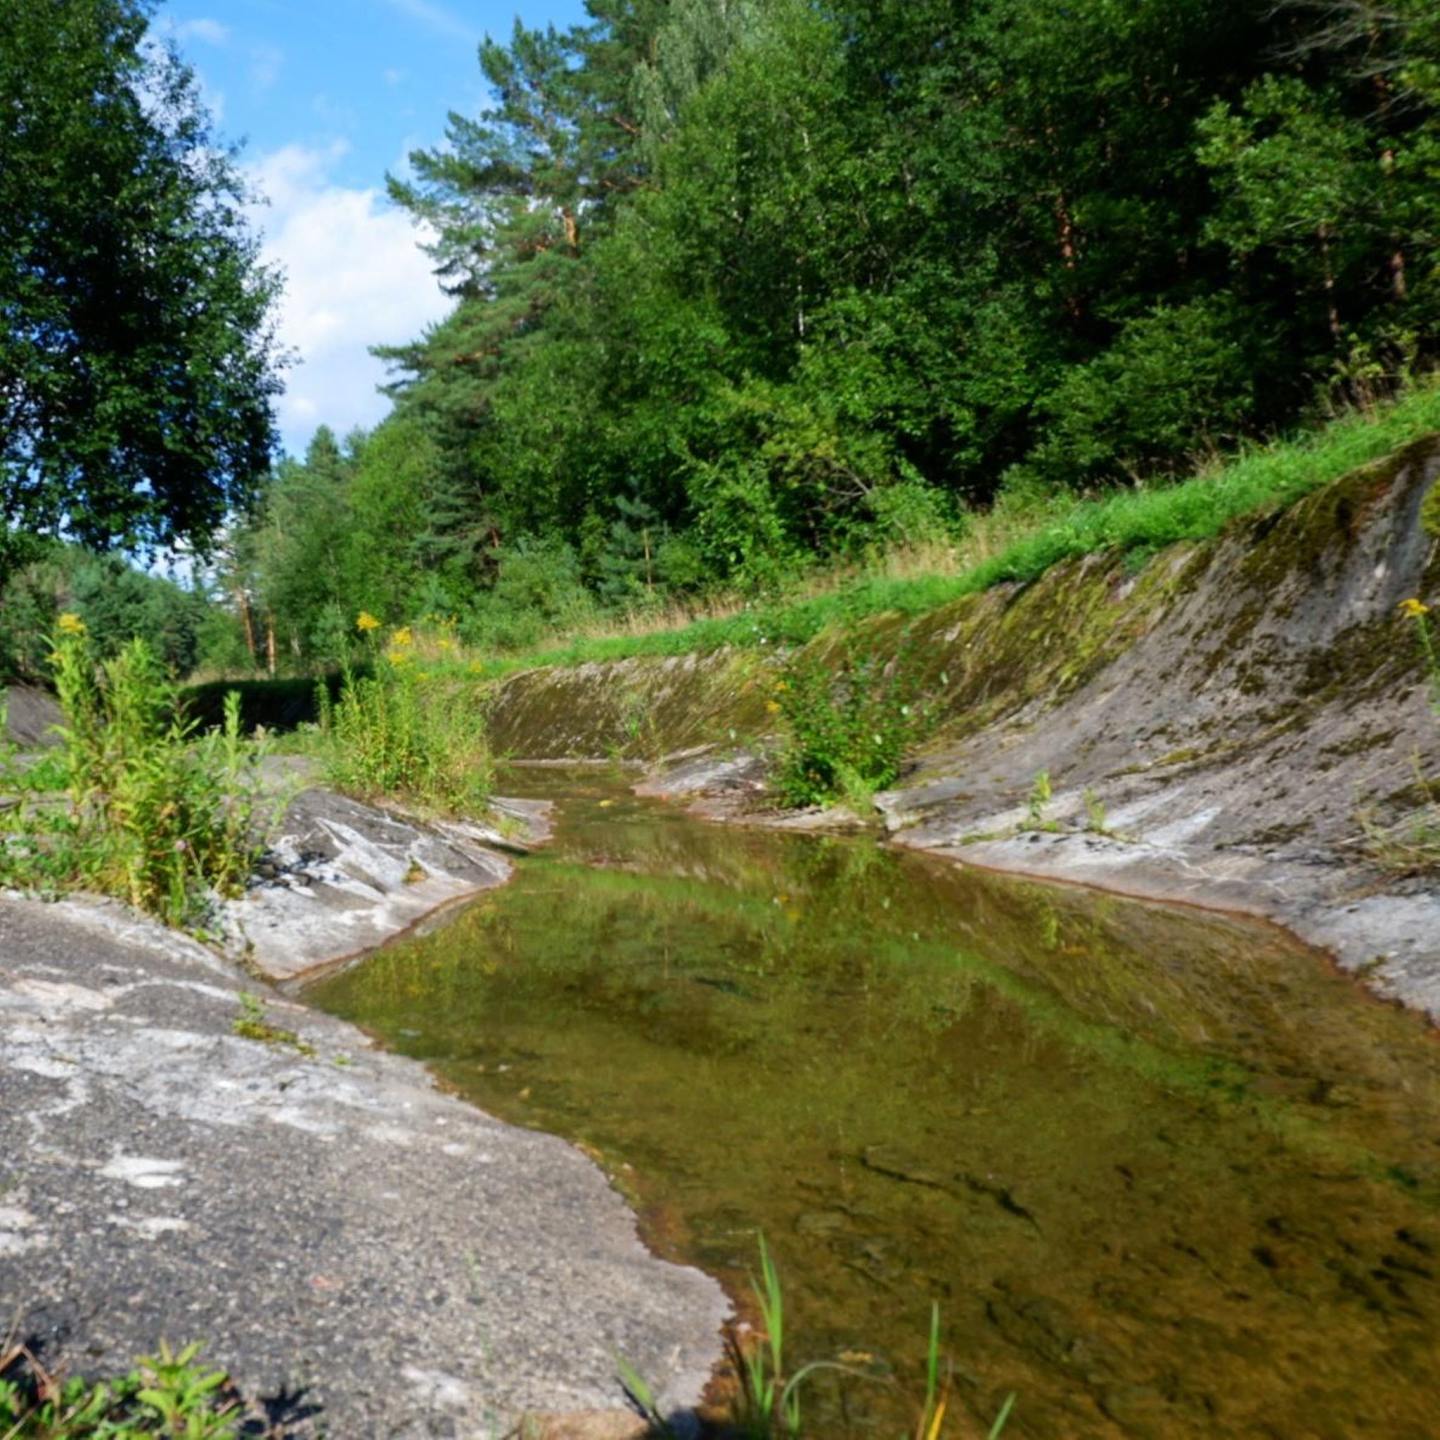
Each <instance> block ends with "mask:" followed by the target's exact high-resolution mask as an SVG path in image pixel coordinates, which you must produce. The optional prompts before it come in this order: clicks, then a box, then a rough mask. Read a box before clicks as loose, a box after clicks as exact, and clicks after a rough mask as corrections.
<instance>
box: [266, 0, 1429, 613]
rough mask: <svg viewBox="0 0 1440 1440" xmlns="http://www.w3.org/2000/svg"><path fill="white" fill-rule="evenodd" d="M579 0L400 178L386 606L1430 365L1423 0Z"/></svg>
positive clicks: (933, 485) (787, 546) (382, 601)
mask: <svg viewBox="0 0 1440 1440" xmlns="http://www.w3.org/2000/svg"><path fill="white" fill-rule="evenodd" d="M588 8H589V13H590V18H589V21H588V22H587V23H586V24H584V25H581V26H577V27H575V28H573V29H570V30H567V31H563V32H561V31H556V30H553V29H546V30H530V29H526V28H525V27H523V26H517V28H516V30H515V31H514V33H513V35H512V36H511V37H510V39H509V41H508V42H507V43H503V44H502V43H499V42H491V43H487V45H486V46H484V47H483V49H482V51H481V56H480V61H481V65H482V67H483V71H484V74H485V77H486V78H487V79H488V81H489V82H490V85H491V87H492V89H493V93H494V95H495V101H494V104H493V105H492V106H491V108H490V109H489V110H488V111H486V112H485V113H483V114H481V115H479V116H476V117H467V116H460V115H452V116H451V117H450V122H449V133H448V137H447V141H446V143H445V144H444V145H442V146H440V147H438V148H436V149H433V150H428V151H421V152H418V153H417V154H415V155H414V156H413V157H412V162H413V176H412V177H411V178H409V179H406V180H403V181H392V184H391V193H392V194H393V196H394V197H395V199H396V200H397V201H398V202H399V203H401V204H402V205H404V206H407V207H408V208H409V209H410V210H411V211H412V212H413V213H414V214H415V215H416V217H417V218H418V219H421V220H424V221H425V222H427V224H428V225H429V226H430V227H432V229H431V233H432V234H433V236H434V240H433V253H434V257H435V262H436V266H437V270H438V272H439V274H440V275H441V277H442V279H443V281H444V283H445V284H446V285H447V286H448V287H449V288H450V289H451V291H452V293H453V295H454V296H455V301H456V305H455V309H454V312H453V313H452V314H451V315H450V316H449V317H448V318H447V319H446V320H445V321H444V322H443V323H441V324H439V325H437V326H436V327H434V328H433V329H432V330H431V331H429V332H428V333H427V334H425V335H424V336H421V337H418V338H417V339H416V340H415V341H414V342H413V343H412V344H410V345H408V346H404V347H400V348H397V349H393V350H390V351H387V352H384V353H385V354H386V355H387V357H388V358H389V359H390V360H391V362H392V363H393V365H394V367H395V372H394V374H395V380H394V386H393V393H394V396H395V399H396V407H395V411H394V414H393V415H392V417H391V418H390V419H388V420H387V421H385V422H384V423H383V424H382V425H381V427H380V429H379V431H377V433H376V434H375V435H373V436H371V437H370V438H369V439H368V441H366V442H365V445H364V446H359V447H357V449H356V452H355V460H354V467H356V468H353V469H352V480H351V481H349V482H346V484H347V485H348V486H350V488H349V489H347V490H346V494H347V495H348V496H349V497H350V498H349V499H348V500H347V502H346V503H349V504H351V506H352V512H351V518H352V521H353V523H354V525H355V526H356V532H355V533H356V534H357V535H362V534H363V535H369V536H370V537H371V538H369V539H364V540H360V539H357V540H356V541H355V544H354V546H352V547H351V549H352V551H353V554H354V556H355V557H356V559H355V568H354V570H353V572H352V573H353V574H354V575H355V576H356V577H357V578H356V580H355V584H354V587H352V588H351V589H350V590H349V591H347V592H345V593H347V594H352V595H357V596H358V595H359V594H361V593H363V594H365V595H366V596H369V597H371V600H367V602H366V603H367V604H368V603H371V601H373V602H374V603H375V604H377V605H383V606H384V613H385V614H386V615H387V616H389V617H390V618H393V619H401V618H405V617H407V616H409V615H413V614H415V613H419V607H421V606H422V605H425V604H430V603H434V602H435V601H436V600H437V597H438V598H439V599H441V600H446V601H447V602H448V604H449V606H450V607H451V608H453V609H454V610H457V611H462V612H464V613H466V614H468V615H470V616H471V617H472V618H473V620H474V626H475V628H476V630H477V633H481V634H484V633H491V632H489V631H487V629H486V627H487V626H489V625H490V620H489V619H486V618H485V617H487V616H493V614H494V596H495V595H496V594H497V593H503V592H504V590H505V587H506V583H507V582H506V575H507V570H508V571H509V572H510V573H511V574H512V577H514V576H520V575H528V576H530V577H532V578H533V577H534V575H535V574H536V573H537V571H536V567H537V566H539V567H541V568H542V569H545V568H546V567H548V569H547V570H546V573H547V575H548V577H549V581H548V583H549V584H550V587H551V591H552V592H553V593H552V594H551V595H550V598H549V599H547V600H546V601H545V604H546V605H553V603H559V602H558V601H556V600H555V596H557V595H558V596H562V597H563V596H566V595H570V594H571V591H572V589H573V587H574V586H576V585H578V586H580V587H582V590H583V593H584V594H585V595H586V596H588V597H589V598H590V600H591V601H593V602H595V603H600V604H606V603H616V604H634V603H646V602H647V601H648V600H649V599H651V598H653V597H654V596H655V595H657V594H661V595H663V594H664V593H665V592H666V591H667V590H668V591H671V592H673V591H676V590H681V591H683V590H686V589H689V588H693V587H696V586H703V585H706V584H712V583H720V584H726V585H731V586H741V587H746V586H759V587H763V586H766V585H770V584H773V583H777V582H778V581H780V580H783V579H785V578H787V577H789V576H793V575H794V574H795V573H796V571H797V570H798V569H799V568H801V567H803V566H804V565H805V564H807V563H809V562H810V561H811V560H812V559H813V558H814V557H817V556H819V557H830V556H837V555H839V556H844V555H852V554H854V553H856V552H857V551H860V550H863V549H864V548H865V547H868V546H873V545H882V544H886V543H889V542H891V541H895V540H907V539H915V538H917V537H921V538H923V537H924V536H925V535H929V534H935V533H937V532H938V533H942V534H943V533H946V532H947V531H953V530H954V529H955V528H956V527H958V526H963V525H964V523H965V517H966V516H967V514H969V513H971V512H973V511H974V510H976V509H978V508H982V507H986V506H989V505H991V504H993V503H994V502H995V501H996V499H997V497H1001V496H1023V495H1026V494H1040V495H1045V494H1054V493H1056V492H1063V491H1067V490H1086V489H1097V488H1103V487H1106V486H1117V485H1122V486H1123V485H1133V484H1141V483H1149V482H1150V481H1152V480H1157V479H1164V478H1165V477H1167V476H1172V475H1176V474H1180V473H1184V472H1186V471H1188V470H1189V469H1191V468H1193V466H1194V465H1195V463H1196V460H1197V457H1203V456H1206V455H1210V454H1213V453H1215V452H1217V451H1223V450H1225V449H1227V448H1229V447H1233V446H1235V445H1236V444H1238V443H1240V442H1242V441H1244V440H1245V439H1247V438H1249V437H1254V436H1261V435H1264V434H1267V433H1270V432H1273V431H1276V430H1278V429H1283V428H1285V427H1288V426H1291V425H1293V424H1295V423H1296V422H1298V421H1301V420H1304V419H1306V418H1307V417H1312V416H1316V415H1323V414H1325V413H1327V412H1333V410H1334V409H1335V408H1336V407H1344V406H1346V405H1351V404H1356V403H1361V404H1365V403H1369V402H1371V401H1373V400H1374V399H1376V398H1378V397H1381V396H1383V395H1385V394H1386V393H1388V392H1389V391H1391V390H1393V389H1394V388H1395V387H1397V386H1398V385H1400V384H1402V383H1403V382H1404V381H1405V379H1406V378H1407V377H1409V376H1412V375H1414V374H1415V373H1416V372H1417V371H1418V370H1421V369H1424V368H1426V367H1428V366H1431V365H1433V363H1434V360H1435V358H1436V354H1437V348H1440V226H1437V222H1436V217H1437V215H1440V111H1437V101H1440V22H1437V19H1436V15H1437V10H1436V7H1435V6H1434V4H1433V0H1386V3H1384V4H1381V3H1379V0H1281V3H1279V4H1276V3H1275V0H1126V3H1116V0H963V3H955V0H668V3H663V0H590V3H589V6H588ZM392 433H393V435H394V436H395V440H393V441H392V440H391V439H389V438H388V437H390V436H391V435H392ZM402 437H403V438H402ZM367 454H373V455H374V456H376V457H378V456H380V455H382V454H384V455H390V456H393V457H394V462H395V463H391V462H389V461H387V462H386V463H385V464H383V465H382V464H381V463H380V462H379V460H378V458H377V459H375V460H374V461H372V462H369V463H368V464H367V461H366V458H365V457H366V455H367ZM362 474H363V476H364V479H363V481H362V480H361V479H360V478H359V477H360V476H361V475H362ZM297 483H298V482H297V480H296V478H295V477H294V476H293V475H287V476H284V477H282V479H281V481H280V488H279V489H278V490H277V500H276V504H277V505H279V504H281V503H282V499H281V497H282V496H284V495H287V494H289V493H290V492H291V491H292V490H293V488H294V486H295V485H296V484H297ZM283 503H288V502H283ZM362 512H363V514H364V515H365V516H369V517H373V518H370V519H361V514H362ZM384 516H389V517H390V518H389V519H388V520H384V519H382V518H381V517H384ZM402 516H403V517H410V516H413V517H417V519H405V520H403V521H402V520H401V519H400V518H399V517H402ZM418 517H423V521H420V522H419V523H417V520H418ZM387 525H388V526H389V527H390V528H391V529H392V530H394V531H395V534H396V537H397V538H396V539H395V541H394V543H391V542H389V541H385V542H383V543H382V542H381V541H380V540H379V539H378V537H379V536H380V535H383V534H384V533H385V527H386V526H387ZM365 546H368V547H369V548H368V550H364V547H365ZM362 550H364V553H365V555H366V556H368V558H367V559H365V560H364V561H363V562H362V561H361V560H360V559H359V558H358V557H359V556H360V554H361V551H362ZM361 576H363V577H365V582H364V584H363V585H362V584H361V583H360V579H359V577H361ZM275 584H278V578H275V577H272V585H275ZM514 584H515V585H516V586H519V585H520V582H519V580H518V579H515V580H514ZM521 588H523V587H521ZM277 593H278V592H277ZM547 593H548V592H547ZM564 603H565V604H569V603H570V601H569V600H566V601H565V602H564ZM294 623H295V624H296V626H297V628H298V629H299V630H301V631H306V632H308V631H310V630H313V619H312V620H306V619H303V617H301V616H299V615H298V614H297V616H296V618H295V621H294Z"/></svg>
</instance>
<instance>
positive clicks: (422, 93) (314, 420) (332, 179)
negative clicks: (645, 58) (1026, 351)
mask: <svg viewBox="0 0 1440 1440" xmlns="http://www.w3.org/2000/svg"><path fill="white" fill-rule="evenodd" d="M517 15H519V16H520V18H522V19H523V20H524V21H525V23H526V24H527V25H545V24H549V23H553V24H555V25H557V26H560V27H564V26H568V25H570V24H573V23H576V22H578V21H581V20H583V19H584V6H583V4H582V0H519V3H517V0H508V3H504V4H501V3H487V0H472V3H464V0H169V3H165V4H162V6H161V8H160V9H159V11H158V13H157V15H156V17H155V28H156V30H157V32H158V33H160V34H162V35H166V36H168V37H170V38H171V39H173V40H174V42H175V43H176V44H177V45H178V47H179V49H180V52H181V54H182V55H184V57H185V58H186V60H188V61H189V62H190V64H191V65H192V66H193V67H194V69H195V71H196V73H197V75H198V76H199V78H200V82H201V85H202V88H203V92H204V95H205V98H206V102H207V104H208V105H209V107H210V109H211V112H212V114H213V115H214V116H215V117H216V119H217V121H218V122H219V129H220V132H221V134H222V135H223V136H224V137H225V138H226V139H228V140H243V141H244V142H245V148H244V151H243V152H242V157H241V158H242V164H243V167H244V169H245V170H246V172H247V174H248V176H249V178H250V180H251V182H252V184H253V186H254V187H255V188H256V189H257V190H258V191H260V192H262V193H263V194H264V195H265V196H266V197H267V200H268V202H269V203H268V204H266V205H264V206H261V207H257V209H256V210H255V211H254V213H253V216H252V219H253V222H254V224H255V226H256V228H257V230H259V231H260V232H261V233H262V236H263V245H264V251H265V255H266V258H267V259H268V260H270V261H272V262H274V263H276V264H278V265H280V266H281V267H282V268H283V269H284V271H285V272H286V275H287V285H286V294H285V298H284V301H283V305H282V310H281V326H280V328H281V337H282V340H283V342H284V343H285V344H287V345H288V346H289V347H290V348H292V349H293V350H295V351H297V352H298V353H299V356H300V363H299V364H298V365H297V366H295V367H294V368H293V369H292V370H291V371H290V372H289V376H288V380H287V386H286V393H285V396H284V397H283V398H282V400H281V401H280V404H279V406H278V407H277V408H278V415H279V421H280V429H281V435H282V439H283V442H284V444H285V447H286V449H288V450H290V451H292V452H299V451H302V450H303V449H304V447H305V445H306V444H307V442H308V441H309V438H310V436H311V434H312V433H313V432H314V429H315V427H316V426H317V425H318V424H320V423H322V422H324V423H326V424H329V425H331V426H332V427H333V428H334V429H336V430H337V431H340V432H342V433H343V432H344V431H346V430H348V429H350V428H351V427H352V426H355V425H372V424H374V423H375V421H377V420H378V419H380V417H381V416H382V415H384V413H385V410H386V408H387V404H388V402H387V401H386V400H385V399H384V397H383V396H380V395H378V394H377V393H376V391H375V386H376V384H377V383H378V382H379V380H380V379H381V378H382V377H383V374H384V367H383V366H381V365H380V364H379V362H377V361H375V360H373V359H372V358H371V357H370V356H369V355H368V354H367V346H369V345H372V344H377V343H394V342H399V341H404V340H408V339H411V338H413V337H414V336H416V335H418V334H419V333H420V332H421V330H422V329H423V328H424V327H425V325H427V324H428V323H431V322H433V321H435V320H438V319H439V318H440V317H441V316H442V315H443V314H444V313H445V310H446V301H445V298H444V297H443V296H442V295H441V294H440V292H439V291H438V289H437V288H436V286H435V283H434V280H433V278H432V277H431V275H430V270H429V262H428V261H427V259H426V257H425V256H424V254H423V253H422V252H421V251H420V250H419V248H418V246H417V243H416V242H417V238H418V237H417V235H416V232H415V229H414V226H413V225H412V224H411V222H410V219H409V217H408V216H407V215H405V214H404V213H403V212H401V211H397V210H396V209H395V208H394V207H393V206H391V205H390V203H389V201H388V200H387V199H386V197H385V173H386V171H392V172H393V171H399V170H402V169H403V167H404V165H405V157H406V155H407V154H408V153H409V152H410V151H411V150H413V149H415V148H417V147H419V148H426V147H429V146H432V145H435V144H437V143H438V142H439V141H440V139H441V138H442V136H443V133H444V128H445V117H446V115H447V114H448V112H449V111H451V110H458V111H460V112H461V113H462V114H474V113H476V112H477V111H478V110H479V109H481V108H483V106H484V105H485V103H486V101H487V96H486V92H485V85H484V77H483V76H482V75H481V73H480V67H479V64H478V63H477V61H476V47H477V45H478V44H479V42H480V40H481V38H482V37H483V36H485V35H486V34H490V35H494V36H495V37H496V38H504V37H506V36H508V35H509V33H510V30H511V27H512V26H513V25H514V23H515V19H516V16H517Z"/></svg>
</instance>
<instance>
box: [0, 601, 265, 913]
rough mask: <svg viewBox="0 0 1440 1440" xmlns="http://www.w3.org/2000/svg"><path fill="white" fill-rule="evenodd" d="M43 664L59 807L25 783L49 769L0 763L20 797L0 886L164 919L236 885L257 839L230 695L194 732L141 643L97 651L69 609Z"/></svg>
mask: <svg viewBox="0 0 1440 1440" xmlns="http://www.w3.org/2000/svg"><path fill="white" fill-rule="evenodd" d="M53 670H54V676H55V684H56V690H57V694H58V698H59V701H60V704H61V707H62V708H63V710H64V712H65V724H64V726H63V727H61V728H60V729H59V735H60V740H61V751H60V756H61V758H60V760H59V761H58V762H54V763H55V764H56V765H58V767H59V768H60V770H61V773H62V774H63V781H64V786H65V790H66V797H67V799H68V804H57V803H55V799H54V797H52V796H49V795H47V794H45V793H43V791H41V790H39V789H38V788H37V787H39V786H41V785H43V784H44V783H46V781H48V780H52V779H53V778H54V776H53V775H51V774H47V773H46V770H45V769H42V768H34V769H27V768H25V767H23V766H16V765H15V764H14V762H13V760H11V762H10V763H8V764H7V767H6V769H7V774H6V777H5V783H6V788H7V790H10V791H12V792H18V793H19V796H20V803H18V804H17V805H16V806H15V807H13V808H12V809H10V810H8V811H6V812H5V814H4V817H3V818H4V834H3V837H0V838H3V842H4V843H3V848H0V876H3V878H4V883H6V884H11V885H16V886H20V887H22V888H40V889H66V888H71V887H75V886H84V887H89V888H93V889H99V890H102V891H104V892H105V893H107V894H113V895H117V896H119V897H121V898H123V899H125V900H128V901H129V902H130V903H131V904H133V905H135V906H137V907H138V908H140V909H142V910H145V911H147V912H149V913H151V914H155V915H160V916H162V917H163V918H165V919H166V920H168V921H169V922H170V923H172V924H177V925H179V924H198V923H201V922H203V920H204V918H205V916H206V913H207V911H208V909H209V906H210V903H211V899H212V897H213V896H214V895H216V894H219V895H234V894H238V893H239V892H240V890H241V889H242V888H243V886H244V884H245V881H246V879H247V878H248V876H249V874H250V869H251V865H252V863H253V860H254V858H255V855H256V852H257V849H258V846H259V843H260V839H259V830H260V828H261V825H260V820H261V814H262V810H263V803H262V800H261V795H260V786H259V780H258V776H257V774H256V769H255V767H256V762H257V760H258V758H259V755H258V750H257V748H256V746H255V745H254V744H253V743H251V742H249V741H247V740H245V739H244V737H243V736H242V733H241V729H240V710H239V699H238V697H233V696H232V697H229V698H228V699H227V702H226V705H225V716H224V724H223V726H222V728H220V729H219V730H214V731H209V732H207V733H205V734H197V733H196V726H195V723H194V721H192V720H188V719H186V718H184V717H183V715H182V711H181V707H180V704H179V691H178V688H177V686H176V685H175V684H174V682H173V681H171V680H170V679H169V678H168V677H167V675H166V673H165V670H164V668H163V666H161V664H160V663H159V661H158V660H157V659H156V657H155V656H154V654H153V653H152V651H151V650H150V648H149V646H148V645H147V644H146V643H145V641H144V640H141V639H136V640H133V641H131V642H130V644H129V645H127V646H125V647H124V648H123V649H122V650H121V651H120V652H119V653H118V654H117V655H115V656H113V657H111V658H110V659H108V660H105V661H103V662H101V661H99V660H98V659H97V656H96V655H95V652H94V650H93V649H92V647H91V645H90V642H89V637H88V636H87V635H86V633H85V630H84V626H83V623H82V622H81V621H80V620H79V619H78V618H77V617H75V616H73V615H65V616H62V617H61V622H60V631H59V634H58V636H57V639H56V641H55V645H54V652H53Z"/></svg>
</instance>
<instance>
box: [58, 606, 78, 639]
mask: <svg viewBox="0 0 1440 1440" xmlns="http://www.w3.org/2000/svg"><path fill="white" fill-rule="evenodd" d="M55 623H56V626H57V627H58V628H59V631H60V633H61V634H62V635H83V634H84V633H85V622H84V621H83V620H82V619H81V618H80V617H79V616H78V615H76V614H75V613H74V612H73V611H71V610H67V611H65V613H64V614H63V615H61V617H60V618H59V620H57V621H56V622H55Z"/></svg>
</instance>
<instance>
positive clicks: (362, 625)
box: [355, 610, 380, 635]
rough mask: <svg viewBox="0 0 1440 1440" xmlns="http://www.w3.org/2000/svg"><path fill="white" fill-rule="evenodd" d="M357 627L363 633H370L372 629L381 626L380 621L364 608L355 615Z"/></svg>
mask: <svg viewBox="0 0 1440 1440" xmlns="http://www.w3.org/2000/svg"><path fill="white" fill-rule="evenodd" d="M355 628H356V629H357V630H359V631H360V632H361V633H362V634H366V635H368V634H369V633H370V631H372V630H378V629H379V628H380V622H379V621H378V620H377V619H376V618H375V617H374V616H373V615H372V614H371V613H370V612H369V611H368V610H362V611H361V612H360V613H359V615H357V616H356V617H355Z"/></svg>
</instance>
